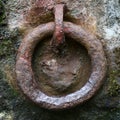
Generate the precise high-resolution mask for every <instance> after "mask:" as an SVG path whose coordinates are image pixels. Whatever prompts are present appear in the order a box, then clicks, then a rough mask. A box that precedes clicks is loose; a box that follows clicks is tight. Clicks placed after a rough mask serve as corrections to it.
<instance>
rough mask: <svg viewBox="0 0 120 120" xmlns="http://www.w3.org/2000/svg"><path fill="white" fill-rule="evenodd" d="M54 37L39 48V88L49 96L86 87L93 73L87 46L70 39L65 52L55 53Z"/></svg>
mask: <svg viewBox="0 0 120 120" xmlns="http://www.w3.org/2000/svg"><path fill="white" fill-rule="evenodd" d="M50 40H51V39H50V37H49V38H46V39H44V40H43V41H41V42H40V43H39V44H38V45H37V46H36V48H35V50H34V54H33V58H32V68H33V72H34V76H35V80H36V82H37V84H38V86H39V89H40V90H41V91H42V92H44V93H45V94H46V95H48V96H65V95H67V94H70V93H73V92H75V91H77V90H79V89H81V88H82V86H84V85H85V83H86V82H87V81H88V79H89V77H90V74H91V60H90V56H89V55H88V52H87V50H86V49H85V47H84V46H82V45H81V44H79V43H77V42H76V41H75V40H72V39H71V38H66V46H65V47H64V49H62V54H61V55H59V54H56V53H54V52H53V50H52V48H51V46H50Z"/></svg>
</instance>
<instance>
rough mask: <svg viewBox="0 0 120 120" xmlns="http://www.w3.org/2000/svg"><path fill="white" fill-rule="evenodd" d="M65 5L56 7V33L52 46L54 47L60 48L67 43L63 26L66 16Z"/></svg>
mask: <svg viewBox="0 0 120 120" xmlns="http://www.w3.org/2000/svg"><path fill="white" fill-rule="evenodd" d="M64 7H65V6H64V4H57V5H56V6H55V7H54V15H55V31H54V34H53V40H52V44H53V45H54V46H59V45H60V44H62V43H63V42H64V41H65V36H64V28H63V27H64V25H63V14H64Z"/></svg>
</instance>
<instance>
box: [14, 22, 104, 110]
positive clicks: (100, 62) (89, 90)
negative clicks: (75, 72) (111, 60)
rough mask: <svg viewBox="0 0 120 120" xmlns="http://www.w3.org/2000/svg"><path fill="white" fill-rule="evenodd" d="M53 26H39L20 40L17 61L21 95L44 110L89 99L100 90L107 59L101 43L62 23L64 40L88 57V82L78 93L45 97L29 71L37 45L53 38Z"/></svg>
mask: <svg viewBox="0 0 120 120" xmlns="http://www.w3.org/2000/svg"><path fill="white" fill-rule="evenodd" d="M54 26H55V24H54V23H53V22H50V23H47V24H43V25H40V26H38V27H36V28H34V29H33V31H31V32H30V33H28V34H27V35H26V36H25V38H24V39H23V41H22V43H21V45H20V48H19V51H18V55H17V60H16V78H17V82H18V85H19V87H20V89H21V90H22V92H23V93H24V94H25V96H27V97H28V98H29V99H30V100H31V101H33V102H34V103H36V104H38V105H40V106H41V107H44V108H47V109H54V110H57V109H65V108H70V107H73V106H76V105H78V104H81V103H83V102H85V101H86V100H88V99H90V98H91V97H92V96H93V95H94V94H95V93H96V91H97V90H98V89H99V88H100V86H101V84H102V82H103V79H104V77H105V74H106V58H105V55H104V51H103V47H102V44H101V42H100V41H99V40H98V39H97V38H96V37H95V36H93V35H91V34H90V33H89V32H87V31H85V30H84V29H83V28H81V27H80V26H77V25H75V24H73V23H69V22H64V32H65V35H66V36H69V37H71V38H73V39H74V40H75V41H77V42H78V43H80V44H82V45H83V46H85V48H86V49H87V51H88V53H89V55H90V57H91V64H92V70H91V75H90V78H89V80H88V82H87V83H86V84H85V85H84V86H83V87H82V88H81V89H80V90H78V91H76V92H74V93H71V94H68V95H66V96H62V97H56V96H54V97H53V96H47V95H46V94H44V93H43V92H41V91H40V89H39V87H38V86H37V83H36V82H35V79H34V73H33V70H32V67H31V59H32V54H33V52H34V48H35V47H36V45H37V43H38V42H40V41H41V40H42V39H43V38H44V37H45V36H47V35H52V34H53V32H54Z"/></svg>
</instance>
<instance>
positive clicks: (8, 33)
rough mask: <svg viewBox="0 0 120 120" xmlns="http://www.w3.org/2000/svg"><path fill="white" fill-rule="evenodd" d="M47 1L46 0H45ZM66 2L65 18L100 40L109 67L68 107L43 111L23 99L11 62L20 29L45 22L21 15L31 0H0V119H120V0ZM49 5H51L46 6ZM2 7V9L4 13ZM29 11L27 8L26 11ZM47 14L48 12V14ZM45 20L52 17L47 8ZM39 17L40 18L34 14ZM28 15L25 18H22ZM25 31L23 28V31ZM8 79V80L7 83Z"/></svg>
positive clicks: (14, 55)
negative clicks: (91, 93) (82, 99)
mask: <svg viewBox="0 0 120 120" xmlns="http://www.w3.org/2000/svg"><path fill="white" fill-rule="evenodd" d="M49 1H50V0H49ZM63 1H65V2H66V3H67V5H68V6H69V7H68V8H69V12H68V14H67V15H66V16H65V20H66V21H71V22H73V23H75V24H78V25H81V26H82V27H84V28H85V29H87V30H88V31H90V32H91V33H93V34H95V35H96V36H97V37H98V38H99V39H100V40H101V42H102V43H103V46H104V50H105V52H106V56H107V60H108V66H109V71H108V74H107V76H106V80H105V83H104V85H103V87H102V88H101V90H99V92H98V93H97V94H96V96H95V97H94V98H92V99H91V100H89V101H88V102H86V103H85V104H83V105H82V106H78V107H76V108H74V109H71V110H66V111H59V112H55V111H47V110H44V109H41V108H39V107H37V106H36V105H33V104H32V103H30V102H29V101H27V100H26V99H25V98H24V97H23V96H22V95H21V96H22V97H20V94H21V93H18V92H16V91H15V90H13V87H11V86H14V89H18V87H17V85H16V84H15V77H14V76H15V75H14V65H15V58H16V53H17V48H18V45H19V43H20V41H21V40H22V37H21V33H23V32H25V31H26V29H28V28H29V30H30V29H31V28H32V27H35V26H37V25H39V24H40V23H44V22H46V20H45V21H44V19H42V20H41V21H39V22H37V21H36V17H35V16H34V18H31V17H30V18H31V19H30V18H29V15H28V16H24V15H23V12H24V14H25V13H27V12H28V10H30V9H34V7H33V4H34V3H35V0H9V1H8V0H1V1H0V119H3V120H66V119H69V120H81V119H82V120H119V119H120V61H119V60H120V59H119V58H120V57H119V56H120V47H119V46H120V31H119V29H120V12H119V11H120V1H119V0H63ZM50 8H51V7H50ZM4 11H6V13H4ZM38 12H39V11H38ZM29 14H30V15H31V12H30V13H29ZM49 15H50V16H49ZM47 16H49V17H48V18H49V19H48V18H47V17H46V16H45V18H47V22H49V21H52V20H53V16H52V15H51V13H49V12H48V14H47ZM38 18H39V19H41V18H44V17H41V16H38ZM25 19H26V20H27V19H29V21H27V22H26V21H25ZM33 20H35V21H34V22H33V24H32V21H33ZM26 32H27V31H26ZM8 83H9V84H8Z"/></svg>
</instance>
